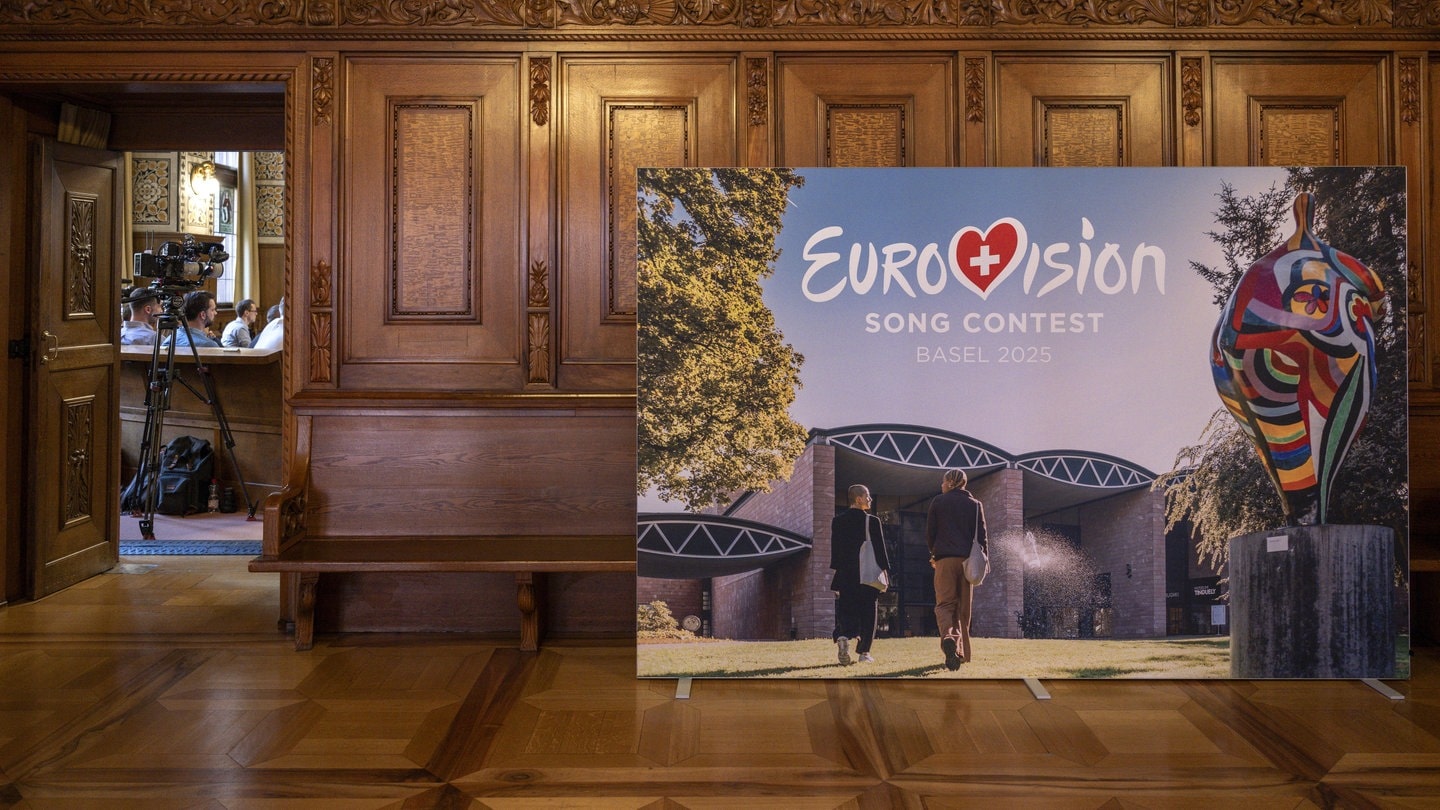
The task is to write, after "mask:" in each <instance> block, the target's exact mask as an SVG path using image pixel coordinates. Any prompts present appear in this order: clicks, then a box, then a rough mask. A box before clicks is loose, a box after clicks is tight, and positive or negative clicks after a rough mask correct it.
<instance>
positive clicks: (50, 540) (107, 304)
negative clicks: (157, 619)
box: [26, 139, 124, 599]
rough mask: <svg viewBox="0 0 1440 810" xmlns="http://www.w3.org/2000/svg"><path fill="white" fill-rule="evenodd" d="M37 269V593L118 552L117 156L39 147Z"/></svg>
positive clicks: (33, 555)
mask: <svg viewBox="0 0 1440 810" xmlns="http://www.w3.org/2000/svg"><path fill="white" fill-rule="evenodd" d="M31 166H32V178H33V183H32V188H33V194H34V197H33V206H32V209H31V210H32V214H31V216H32V223H33V231H32V233H33V239H32V241H31V244H32V246H33V252H32V254H31V270H32V272H33V273H35V276H34V279H35V282H34V284H33V289H34V290H35V300H34V304H33V307H32V310H31V311H32V313H33V315H32V319H31V330H30V341H31V345H32V346H33V347H34V349H35V350H34V351H33V352H32V358H33V359H32V361H31V362H32V368H31V375H30V379H31V390H30V402H31V408H30V412H31V414H32V418H33V421H32V429H31V431H30V436H29V444H28V452H29V457H28V460H27V461H28V469H29V473H30V474H29V475H28V476H26V478H27V481H28V483H27V487H28V488H29V492H28V493H27V498H26V500H27V502H28V503H29V504H30V529H31V533H30V537H31V545H30V546H29V548H28V556H29V560H30V562H31V578H30V583H29V585H30V595H31V597H32V598H37V599H38V598H39V597H42V596H45V595H48V594H51V593H54V592H56V591H58V590H60V589H62V588H65V587H66V586H69V585H73V584H74V583H76V582H79V581H81V580H83V579H86V578H88V577H91V576H94V575H95V574H99V573H102V572H104V571H107V570H109V569H110V568H112V567H114V565H115V562H116V560H117V558H118V554H119V520H120V503H119V498H120V495H119V492H120V486H119V478H118V476H119V460H120V453H119V446H118V444H117V442H118V436H119V431H118V430H117V427H118V419H117V417H116V408H117V407H118V401H117V391H118V388H117V385H116V380H117V372H118V369H119V360H118V356H119V352H118V341H119V332H120V330H119V325H118V324H117V319H118V317H119V300H120V295H119V290H118V289H117V288H116V287H117V284H118V283H119V282H118V279H119V277H120V274H119V272H118V269H119V268H118V265H117V261H118V260H119V256H118V255H117V247H118V239H119V235H120V233H121V231H120V227H121V225H122V222H123V219H122V215H123V205H122V204H121V193H122V190H123V185H124V184H123V182H122V175H121V174H120V172H121V166H122V161H121V158H120V156H119V155H117V154H114V153H110V152H99V151H96V150H93V149H82V148H80V147H76V146H70V145H67V144H59V143H55V142H54V141H51V140H48V139H45V140H40V141H37V142H36V143H35V145H34V147H33V150H32V162H31Z"/></svg>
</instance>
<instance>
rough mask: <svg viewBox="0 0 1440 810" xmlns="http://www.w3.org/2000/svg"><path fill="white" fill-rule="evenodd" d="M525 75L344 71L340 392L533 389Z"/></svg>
mask: <svg viewBox="0 0 1440 810" xmlns="http://www.w3.org/2000/svg"><path fill="white" fill-rule="evenodd" d="M521 69H522V61H521V60H520V59H519V58H518V57H514V56H495V57H486V58H479V57H476V58H459V59H436V58H402V57H378V56H377V57H369V56H355V57H350V58H348V59H347V60H346V61H345V63H344V65H343V67H340V68H337V70H339V71H340V74H339V75H341V76H343V79H342V80H341V81H343V82H344V84H345V88H344V91H343V92H344V95H345V98H346V116H345V118H344V120H343V127H344V130H343V134H342V136H341V138H340V143H341V144H342V147H341V148H342V153H341V155H340V157H339V162H340V172H341V175H342V176H343V177H345V185H344V191H343V194H344V200H343V207H342V209H341V210H342V214H341V215H342V220H341V224H340V228H341V233H340V244H341V245H342V250H341V253H340V256H339V259H338V262H337V263H338V266H340V267H342V268H343V274H342V276H341V281H340V283H339V285H338V294H339V295H340V300H339V308H338V310H337V315H336V317H337V319H338V327H339V328H338V335H337V337H338V340H339V344H340V352H341V357H340V360H339V364H338V370H337V376H338V380H337V382H338V384H339V387H340V388H342V389H345V390H376V389H379V390H408V391H437V390H440V391H482V390H487V391H495V390H518V389H521V388H523V387H524V382H525V369H524V360H523V358H522V356H521V352H522V344H523V339H522V334H521V331H520V320H521V319H520V313H521V312H522V310H523V305H522V300H523V299H522V298H521V295H522V291H521V288H522V283H521V282H522V279H523V277H524V275H525V274H524V270H523V269H522V267H521V256H522V255H523V254H522V251H521V241H522V238H523V230H522V223H521V218H522V216H523V212H524V208H523V195H524V192H523V190H524V178H525V164H526V162H527V161H526V160H525V159H524V158H525V155H524V153H523V151H522V150H521V146H520V144H521V132H522V128H521V122H520V115H521V111H522V110H523V109H524V107H525V105H524V103H523V102H522V96H521V87H522V86H523V82H522V79H521ZM313 258H314V259H319V258H322V257H318V256H316V257H313ZM295 292H296V293H297V294H304V293H305V292H306V291H303V290H296V291H295Z"/></svg>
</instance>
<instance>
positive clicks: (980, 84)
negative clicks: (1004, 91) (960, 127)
mask: <svg viewBox="0 0 1440 810" xmlns="http://www.w3.org/2000/svg"><path fill="white" fill-rule="evenodd" d="M965 120H966V121H969V122H970V123H972V124H983V123H985V60H984V59H981V58H978V57H970V58H966V60H965Z"/></svg>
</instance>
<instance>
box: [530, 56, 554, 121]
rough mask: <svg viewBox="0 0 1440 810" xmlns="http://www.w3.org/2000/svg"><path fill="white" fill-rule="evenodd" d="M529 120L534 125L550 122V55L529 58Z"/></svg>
mask: <svg viewBox="0 0 1440 810" xmlns="http://www.w3.org/2000/svg"><path fill="white" fill-rule="evenodd" d="M530 120H531V121H534V122H535V126H537V127H543V126H545V125H546V124H548V123H550V57H548V56H538V57H534V58H532V59H531V60H530Z"/></svg>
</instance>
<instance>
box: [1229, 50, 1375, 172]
mask: <svg viewBox="0 0 1440 810" xmlns="http://www.w3.org/2000/svg"><path fill="white" fill-rule="evenodd" d="M1384 66H1385V62H1384V60H1382V59H1380V58H1378V57H1375V56H1370V55H1356V56H1340V55H1336V54H1333V53H1331V54H1325V55H1323V56H1315V57H1313V58H1298V57H1297V58H1263V57H1254V56H1248V55H1247V56H1231V55H1223V56H1218V55H1217V56H1214V57H1212V75H1213V78H1214V87H1215V103H1214V111H1215V120H1214V123H1213V127H1212V129H1211V132H1212V133H1213V137H1214V143H1215V164H1216V165H1218V166H1305V165H1308V166H1344V165H1351V166H1368V165H1378V164H1385V163H1389V162H1390V156H1391V151H1390V147H1389V143H1390V139H1389V126H1388V124H1387V116H1386V112H1385V111H1386V94H1385V87H1386V73H1385V70H1384Z"/></svg>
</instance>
